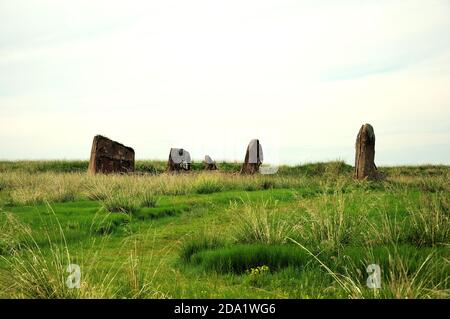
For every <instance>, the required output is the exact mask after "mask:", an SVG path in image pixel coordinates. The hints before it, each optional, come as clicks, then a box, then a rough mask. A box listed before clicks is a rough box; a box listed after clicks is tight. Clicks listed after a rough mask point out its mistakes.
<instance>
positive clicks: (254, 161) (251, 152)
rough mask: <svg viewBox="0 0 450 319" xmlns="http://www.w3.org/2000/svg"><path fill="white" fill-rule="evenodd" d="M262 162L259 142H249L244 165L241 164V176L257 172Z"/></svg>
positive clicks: (255, 140)
mask: <svg viewBox="0 0 450 319" xmlns="http://www.w3.org/2000/svg"><path fill="white" fill-rule="evenodd" d="M262 162H263V150H262V147H261V144H260V143H259V140H257V139H254V140H251V141H250V143H249V144H248V147H247V152H246V153H245V160H244V164H242V168H241V174H254V173H257V172H259V167H260V166H261V164H262Z"/></svg>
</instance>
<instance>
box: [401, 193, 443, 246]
mask: <svg viewBox="0 0 450 319" xmlns="http://www.w3.org/2000/svg"><path fill="white" fill-rule="evenodd" d="M408 212H409V225H408V226H409V227H408V228H409V232H408V240H409V241H410V242H412V243H413V244H415V245H417V246H435V245H448V243H449V242H450V203H449V201H448V197H447V196H446V194H444V193H436V194H431V195H426V196H421V198H420V200H419V204H418V205H417V204H415V205H411V206H410V207H409V208H408Z"/></svg>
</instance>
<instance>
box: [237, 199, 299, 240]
mask: <svg viewBox="0 0 450 319" xmlns="http://www.w3.org/2000/svg"><path fill="white" fill-rule="evenodd" d="M277 204H278V202H277V201H271V200H268V201H264V202H261V203H256V204H255V203H244V204H243V205H238V204H237V203H236V202H235V203H234V204H232V205H231V210H232V213H233V214H234V215H235V216H236V218H235V222H234V225H235V226H234V227H235V238H236V240H237V241H238V242H241V243H260V244H269V245H270V244H282V243H285V242H286V238H287V237H289V236H290V235H291V233H292V231H293V226H292V223H290V222H289V221H288V219H287V216H284V215H283V213H282V212H281V211H279V210H277Z"/></svg>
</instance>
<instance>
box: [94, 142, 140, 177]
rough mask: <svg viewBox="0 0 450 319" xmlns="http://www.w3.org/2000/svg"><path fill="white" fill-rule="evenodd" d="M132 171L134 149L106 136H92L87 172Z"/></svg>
mask: <svg viewBox="0 0 450 319" xmlns="http://www.w3.org/2000/svg"><path fill="white" fill-rule="evenodd" d="M130 172H134V150H133V149H132V148H131V147H128V146H125V145H123V144H120V143H118V142H115V141H113V140H110V139H109V138H107V137H104V136H101V135H97V136H95V137H94V141H93V142H92V149H91V158H90V160H89V168H88V173H90V174H97V173H103V174H109V173H130Z"/></svg>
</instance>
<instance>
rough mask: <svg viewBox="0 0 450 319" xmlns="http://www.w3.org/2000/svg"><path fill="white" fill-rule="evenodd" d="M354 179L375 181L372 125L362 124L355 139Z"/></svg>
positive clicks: (375, 168) (377, 175) (376, 174)
mask: <svg viewBox="0 0 450 319" xmlns="http://www.w3.org/2000/svg"><path fill="white" fill-rule="evenodd" d="M355 148H356V155H355V177H356V178H357V179H366V178H367V179H377V178H378V177H379V174H378V172H377V167H376V165H375V132H374V130H373V127H372V125H370V124H364V125H363V126H361V129H360V130H359V133H358V136H357V138H356V145H355Z"/></svg>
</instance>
